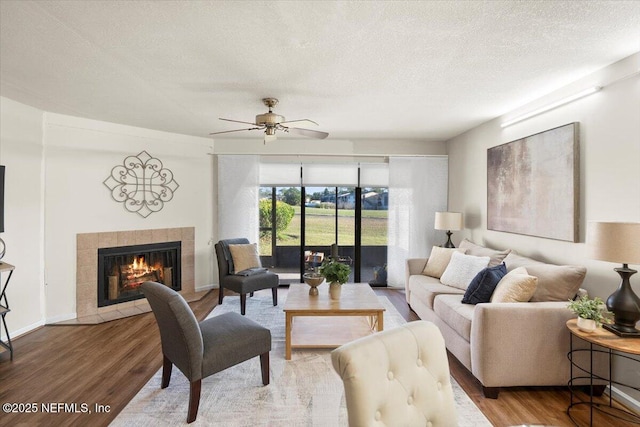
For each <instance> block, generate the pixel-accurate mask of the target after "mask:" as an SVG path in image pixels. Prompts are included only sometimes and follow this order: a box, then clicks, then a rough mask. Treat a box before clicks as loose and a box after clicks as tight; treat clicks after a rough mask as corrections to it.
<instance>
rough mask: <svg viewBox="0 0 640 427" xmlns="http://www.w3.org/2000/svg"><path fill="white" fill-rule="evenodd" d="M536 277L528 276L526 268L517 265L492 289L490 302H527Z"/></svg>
mask: <svg viewBox="0 0 640 427" xmlns="http://www.w3.org/2000/svg"><path fill="white" fill-rule="evenodd" d="M537 285H538V278H537V277H534V276H529V274H528V273H527V269H526V268H524V267H518V268H516V269H515V270H512V271H510V272H509V273H507V275H506V276H504V277H503V278H502V280H500V282H499V283H498V286H496V290H495V291H493V296H492V297H491V302H527V301H529V300H530V299H531V297H532V296H533V293H534V292H535V291H536V287H537Z"/></svg>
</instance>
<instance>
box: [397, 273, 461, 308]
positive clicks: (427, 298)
mask: <svg viewBox="0 0 640 427" xmlns="http://www.w3.org/2000/svg"><path fill="white" fill-rule="evenodd" d="M409 292H410V293H411V298H412V299H413V298H417V299H419V300H420V301H421V302H422V303H423V304H424V305H426V306H427V307H429V308H430V309H431V310H433V299H434V298H435V297H436V296H438V295H442V294H456V295H458V298H461V297H462V294H463V293H464V291H462V290H460V289H457V288H453V287H451V286H445V285H443V284H442V283H440V280H438V279H436V278H435V277H429V276H422V275H413V276H411V277H409Z"/></svg>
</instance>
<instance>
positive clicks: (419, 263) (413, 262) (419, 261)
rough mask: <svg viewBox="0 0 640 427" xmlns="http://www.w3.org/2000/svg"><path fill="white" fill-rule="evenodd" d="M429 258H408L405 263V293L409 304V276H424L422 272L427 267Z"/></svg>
mask: <svg viewBox="0 0 640 427" xmlns="http://www.w3.org/2000/svg"><path fill="white" fill-rule="evenodd" d="M427 259H428V258H407V261H406V263H405V270H404V273H405V276H404V291H405V297H406V298H407V303H409V293H410V291H409V276H412V275H414V274H422V270H424V267H425V266H426V265H427Z"/></svg>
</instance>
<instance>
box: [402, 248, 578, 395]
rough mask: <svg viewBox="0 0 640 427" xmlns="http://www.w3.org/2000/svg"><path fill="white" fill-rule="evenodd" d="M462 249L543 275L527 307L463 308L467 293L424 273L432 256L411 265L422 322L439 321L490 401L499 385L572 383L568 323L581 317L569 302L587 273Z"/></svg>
mask: <svg viewBox="0 0 640 427" xmlns="http://www.w3.org/2000/svg"><path fill="white" fill-rule="evenodd" d="M459 250H461V251H463V252H464V253H466V254H468V255H473V256H489V257H490V260H491V264H489V265H497V264H499V263H501V262H504V264H506V268H507V271H513V270H514V269H516V268H517V267H521V266H524V267H525V269H526V270H527V272H528V274H529V275H531V276H535V277H537V287H536V288H535V293H534V295H533V297H531V300H530V301H529V302H487V303H479V304H476V305H473V304H463V303H462V297H463V295H464V294H465V290H464V289H460V288H457V287H453V286H448V285H445V284H443V283H441V281H440V278H437V277H431V276H428V275H425V274H423V271H424V270H425V267H426V265H427V261H428V259H424V258H421V259H417V258H413V259H408V260H407V262H406V284H405V286H406V298H407V302H408V303H409V305H410V306H411V308H412V309H413V310H414V311H415V312H416V313H417V314H418V316H420V318H421V319H423V320H428V321H431V322H433V323H435V324H436V325H437V326H438V327H439V328H440V331H441V332H442V335H443V336H444V339H445V342H446V346H447V349H448V350H449V351H450V352H451V353H452V354H453V355H454V356H455V357H456V358H457V359H458V360H459V361H460V362H461V363H462V364H463V365H464V366H465V367H466V368H467V369H469V371H471V373H472V374H473V375H474V376H475V377H476V378H477V379H478V380H479V381H480V383H481V384H482V387H483V393H484V395H485V396H486V397H490V398H497V397H498V391H499V388H500V387H512V386H558V385H566V384H567V381H568V380H569V376H570V365H569V362H568V359H567V353H568V352H569V340H570V334H569V331H568V329H567V328H566V325H565V324H566V322H567V320H569V319H571V318H574V317H575V315H574V314H573V313H572V312H571V311H570V310H569V309H568V308H567V302H568V299H570V298H573V297H574V296H575V295H576V293H577V292H578V291H579V288H580V285H581V284H582V281H583V280H584V276H585V274H586V269H585V268H584V267H579V266H557V265H552V264H545V263H541V262H539V261H535V260H533V259H530V258H526V257H522V256H518V255H516V254H515V253H510V251H508V250H507V251H497V250H493V249H489V248H485V247H482V246H479V245H476V244H474V243H472V242H469V241H467V240H465V241H463V242H462V244H461V245H460V248H459Z"/></svg>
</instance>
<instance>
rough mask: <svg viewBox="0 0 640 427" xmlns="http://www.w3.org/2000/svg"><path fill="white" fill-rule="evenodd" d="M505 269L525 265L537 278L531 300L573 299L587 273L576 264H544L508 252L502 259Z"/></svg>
mask: <svg viewBox="0 0 640 427" xmlns="http://www.w3.org/2000/svg"><path fill="white" fill-rule="evenodd" d="M504 262H505V264H507V270H512V269H514V268H516V267H525V268H526V269H527V271H528V272H529V274H530V275H532V276H536V277H537V278H538V286H537V287H536V292H535V293H534V294H533V297H532V298H531V301H567V300H569V299H573V298H574V297H575V296H576V294H577V293H578V290H579V289H580V286H581V285H582V282H583V281H584V277H585V275H586V274H587V269H586V268H585V267H582V266H578V265H554V264H545V263H543V262H540V261H536V260H534V259H531V258H527V257H524V256H520V255H515V254H513V252H512V253H510V254H509V255H508V256H507V257H506V258H505V260H504Z"/></svg>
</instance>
